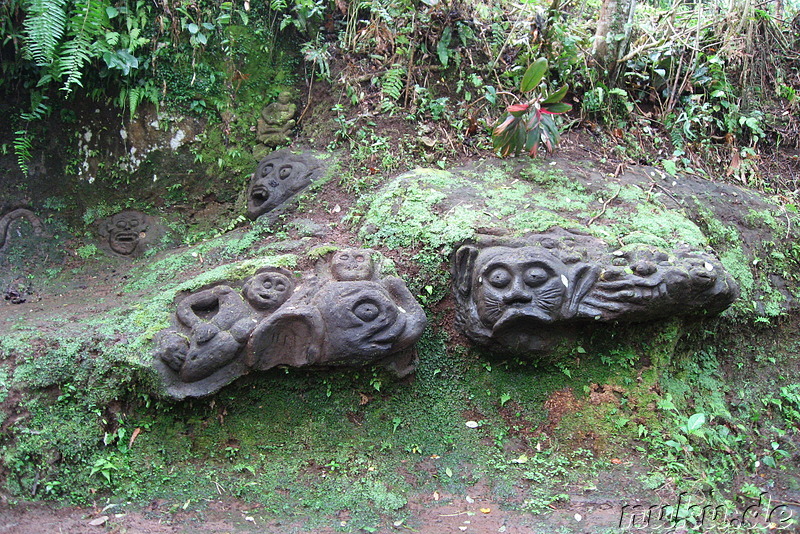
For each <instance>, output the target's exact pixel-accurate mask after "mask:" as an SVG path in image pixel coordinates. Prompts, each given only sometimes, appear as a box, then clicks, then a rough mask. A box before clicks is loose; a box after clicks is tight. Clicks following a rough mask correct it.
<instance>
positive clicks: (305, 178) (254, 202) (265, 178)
mask: <svg viewBox="0 0 800 534" xmlns="http://www.w3.org/2000/svg"><path fill="white" fill-rule="evenodd" d="M319 170H320V164H319V162H318V161H317V160H316V159H315V158H314V157H312V156H305V157H304V156H302V155H295V154H292V153H291V152H289V151H288V150H277V151H275V152H272V153H271V154H270V155H268V156H267V157H265V158H264V159H262V160H261V161H260V162H259V164H258V167H257V168H256V172H255V173H253V177H252V178H251V179H250V186H249V187H248V189H247V215H248V216H249V217H250V218H251V219H255V218H257V217H259V216H261V215H263V214H265V213H267V212H268V211H270V210H273V209H275V208H276V207H278V206H279V205H280V204H282V203H283V202H285V201H286V200H287V199H289V197H291V196H292V195H294V194H295V193H297V192H298V191H300V190H301V189H303V188H304V187H306V186H307V185H309V184H310V183H311V181H312V180H313V179H314V178H316V177H317V176H318V174H319Z"/></svg>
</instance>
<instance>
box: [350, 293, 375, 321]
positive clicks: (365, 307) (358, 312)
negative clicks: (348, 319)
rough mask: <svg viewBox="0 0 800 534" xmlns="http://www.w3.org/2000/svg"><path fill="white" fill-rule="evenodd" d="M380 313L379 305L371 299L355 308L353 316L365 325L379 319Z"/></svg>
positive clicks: (362, 301)
mask: <svg viewBox="0 0 800 534" xmlns="http://www.w3.org/2000/svg"><path fill="white" fill-rule="evenodd" d="M380 311H381V310H380V307H379V306H378V303H377V302H375V301H374V300H371V299H365V300H361V301H359V302H358V303H357V304H356V305H355V306H354V307H353V315H355V316H356V317H358V318H359V319H361V320H362V321H364V322H365V323H370V322H372V321H374V320H375V319H377V318H378V315H380Z"/></svg>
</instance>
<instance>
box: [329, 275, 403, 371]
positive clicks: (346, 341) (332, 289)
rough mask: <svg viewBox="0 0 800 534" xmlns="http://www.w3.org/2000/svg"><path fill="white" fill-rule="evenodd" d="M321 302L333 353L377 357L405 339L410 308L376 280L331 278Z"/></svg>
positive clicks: (330, 348)
mask: <svg viewBox="0 0 800 534" xmlns="http://www.w3.org/2000/svg"><path fill="white" fill-rule="evenodd" d="M318 302H319V307H320V312H321V313H322V317H323V319H324V321H325V327H326V328H325V331H326V334H327V336H328V342H329V343H330V345H329V351H330V353H331V354H332V355H339V354H341V355H343V356H346V355H352V356H369V357H375V356H379V355H381V354H382V353H389V352H390V351H391V350H393V348H394V347H395V346H396V345H397V344H398V343H399V342H401V341H404V340H405V336H406V323H407V321H406V314H407V311H406V310H403V309H402V308H401V307H399V306H398V305H397V303H395V301H394V300H393V298H392V296H391V295H390V294H389V292H388V291H386V289H385V288H384V287H383V286H382V285H380V284H378V283H376V282H363V281H362V282H330V283H328V284H327V285H326V286H325V287H324V289H323V290H322V292H321V293H320V295H319V299H318Z"/></svg>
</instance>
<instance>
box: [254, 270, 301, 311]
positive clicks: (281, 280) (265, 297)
mask: <svg viewBox="0 0 800 534" xmlns="http://www.w3.org/2000/svg"><path fill="white" fill-rule="evenodd" d="M292 291H294V281H292V277H291V275H290V274H289V272H288V271H286V270H285V269H280V268H271V267H270V268H267V269H263V270H261V271H259V272H258V273H257V274H256V275H255V276H253V277H252V278H250V279H248V280H247V282H245V284H244V288H243V292H244V297H245V298H246V299H247V302H249V303H250V305H251V306H253V307H254V308H255V309H257V310H261V311H269V312H272V311H275V310H276V309H278V308H279V307H280V306H281V304H283V303H284V302H286V300H287V299H288V298H289V297H290V296H291V295H292Z"/></svg>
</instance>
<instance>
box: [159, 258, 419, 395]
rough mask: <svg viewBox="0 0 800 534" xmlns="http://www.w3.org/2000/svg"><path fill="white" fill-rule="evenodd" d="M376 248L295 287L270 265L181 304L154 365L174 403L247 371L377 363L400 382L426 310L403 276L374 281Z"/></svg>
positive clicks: (328, 265) (411, 361)
mask: <svg viewBox="0 0 800 534" xmlns="http://www.w3.org/2000/svg"><path fill="white" fill-rule="evenodd" d="M374 255H375V252H374V251H372V250H363V249H344V250H339V251H337V252H335V253H333V254H332V257H331V259H330V261H325V260H320V262H321V263H324V264H321V265H318V266H317V268H316V270H315V272H316V274H309V275H308V276H307V277H306V278H305V279H304V283H303V284H301V285H299V286H297V285H296V284H295V280H294V277H293V276H292V274H291V273H290V272H289V271H287V270H285V269H280V268H275V267H269V268H265V269H262V270H260V271H258V272H257V273H256V274H255V275H253V276H252V277H250V278H248V279H247V280H246V281H245V282H244V284H243V286H242V291H241V294H240V293H239V292H238V291H236V290H234V289H233V288H232V287H231V286H229V285H218V286H214V287H212V288H208V289H204V290H202V291H198V292H196V293H192V294H190V295H188V296H186V297H184V298H183V300H181V301H180V302H179V303H178V305H177V310H176V313H175V326H174V327H173V328H171V329H167V330H165V331H163V332H161V333H160V334H159V336H158V339H157V350H156V359H155V367H156V368H157V369H158V370H159V371H160V372H161V375H162V377H163V379H164V382H165V385H166V389H167V393H168V394H169V395H170V396H172V397H174V398H184V397H187V396H191V397H199V396H203V395H208V394H210V393H213V392H215V391H217V390H218V389H219V388H221V387H222V386H224V385H225V384H227V383H229V382H231V381H232V380H234V379H236V378H238V377H239V376H242V375H244V374H246V373H248V372H249V371H250V370H251V369H258V370H266V369H270V368H273V367H276V366H278V365H289V366H293V367H299V366H307V365H364V364H367V363H380V364H384V365H386V366H387V367H389V368H390V369H392V370H394V371H395V373H396V374H398V375H400V376H404V375H405V374H408V373H410V372H412V371H413V370H414V367H415V364H416V360H415V358H414V354H413V352H411V351H409V350H407V349H409V348H410V347H411V346H412V345H413V344H414V343H415V342H416V341H417V340H418V339H419V337H420V336H421V335H422V330H423V329H424V328H425V323H426V317H425V312H424V311H423V310H422V308H421V307H420V305H419V304H417V302H416V301H415V300H414V297H413V295H412V294H411V292H410V291H409V290H408V288H406V286H405V284H404V283H403V281H402V280H400V279H399V278H396V277H391V276H389V277H381V276H380V275H379V272H380V265H379V264H376V262H375V261H374V259H373V257H374Z"/></svg>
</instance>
